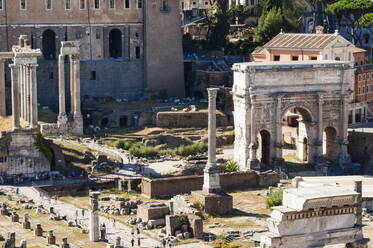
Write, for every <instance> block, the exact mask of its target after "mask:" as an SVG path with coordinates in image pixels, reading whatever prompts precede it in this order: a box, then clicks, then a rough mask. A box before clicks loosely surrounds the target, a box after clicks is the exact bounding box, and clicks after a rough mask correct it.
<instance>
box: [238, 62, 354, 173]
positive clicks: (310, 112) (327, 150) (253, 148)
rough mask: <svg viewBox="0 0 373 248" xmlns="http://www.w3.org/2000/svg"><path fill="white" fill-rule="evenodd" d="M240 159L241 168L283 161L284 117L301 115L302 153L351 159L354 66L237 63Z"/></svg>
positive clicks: (316, 158) (319, 159)
mask: <svg viewBox="0 0 373 248" xmlns="http://www.w3.org/2000/svg"><path fill="white" fill-rule="evenodd" d="M233 70H234V85H233V100H234V122H235V143H234V159H235V161H237V162H238V163H239V165H240V167H241V169H243V170H246V169H259V168H260V166H261V165H262V164H266V165H270V166H276V165H281V164H282V162H283V155H284V154H283V145H284V135H285V134H284V131H283V122H284V120H286V118H289V117H291V116H292V115H295V116H297V122H298V125H299V126H298V133H297V135H296V136H297V140H296V144H297V148H296V152H297V156H298V157H299V158H301V159H302V160H303V161H307V162H308V163H311V164H317V163H318V164H322V163H324V162H325V161H326V159H327V160H332V161H333V162H338V163H340V164H341V163H342V164H345V163H350V162H351V161H350V157H349V155H348V153H347V144H348V140H347V124H348V103H349V95H350V92H351V91H350V85H351V82H353V81H352V80H353V70H352V67H351V65H350V64H349V63H347V62H341V61H309V62H297V63H294V62H289V63H280V62H268V63H267V62H261V63H241V64H235V65H234V66H233Z"/></svg>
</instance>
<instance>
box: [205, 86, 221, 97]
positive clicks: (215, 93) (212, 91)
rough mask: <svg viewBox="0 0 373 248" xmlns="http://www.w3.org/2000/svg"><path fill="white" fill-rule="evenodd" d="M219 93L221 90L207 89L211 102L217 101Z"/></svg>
mask: <svg viewBox="0 0 373 248" xmlns="http://www.w3.org/2000/svg"><path fill="white" fill-rule="evenodd" d="M218 91H219V88H207V93H208V97H209V99H211V100H213V99H215V98H216V96H217V94H218Z"/></svg>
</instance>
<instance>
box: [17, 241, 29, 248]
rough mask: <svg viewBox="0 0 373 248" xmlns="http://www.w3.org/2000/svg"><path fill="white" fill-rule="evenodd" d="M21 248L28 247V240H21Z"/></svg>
mask: <svg viewBox="0 0 373 248" xmlns="http://www.w3.org/2000/svg"><path fill="white" fill-rule="evenodd" d="M19 248H27V241H26V240H21V245H20V247H19Z"/></svg>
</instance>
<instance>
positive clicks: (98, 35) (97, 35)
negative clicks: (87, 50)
mask: <svg viewBox="0 0 373 248" xmlns="http://www.w3.org/2000/svg"><path fill="white" fill-rule="evenodd" d="M99 39H101V32H100V29H96V40H99Z"/></svg>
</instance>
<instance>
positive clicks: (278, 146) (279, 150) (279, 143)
mask: <svg viewBox="0 0 373 248" xmlns="http://www.w3.org/2000/svg"><path fill="white" fill-rule="evenodd" d="M275 102H276V122H275V125H276V141H275V145H274V146H275V149H276V158H275V161H274V163H275V164H274V165H275V166H277V167H282V165H283V161H284V159H283V158H282V112H281V104H282V102H281V97H277V98H276V101H275Z"/></svg>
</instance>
